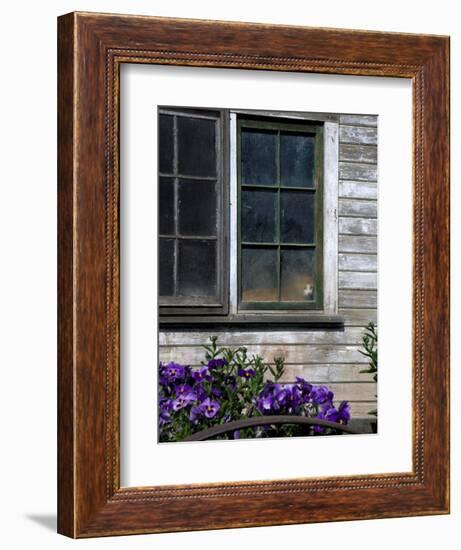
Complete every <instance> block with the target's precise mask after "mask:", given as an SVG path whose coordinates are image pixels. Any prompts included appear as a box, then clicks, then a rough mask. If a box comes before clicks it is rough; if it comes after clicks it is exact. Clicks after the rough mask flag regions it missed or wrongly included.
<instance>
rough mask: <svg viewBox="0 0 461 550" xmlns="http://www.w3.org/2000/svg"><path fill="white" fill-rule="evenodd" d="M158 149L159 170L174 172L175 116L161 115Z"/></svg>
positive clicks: (166, 172)
mask: <svg viewBox="0 0 461 550" xmlns="http://www.w3.org/2000/svg"><path fill="white" fill-rule="evenodd" d="M158 123H159V128H158V145H159V146H158V151H159V160H158V165H159V170H160V172H163V173H165V174H172V173H173V150H174V149H173V117H172V116H169V115H160V116H159V121H158Z"/></svg>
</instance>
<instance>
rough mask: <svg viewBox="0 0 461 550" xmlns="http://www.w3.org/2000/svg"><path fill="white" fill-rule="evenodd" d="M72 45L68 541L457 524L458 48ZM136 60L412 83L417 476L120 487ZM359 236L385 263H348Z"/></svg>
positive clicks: (279, 41)
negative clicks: (122, 215)
mask: <svg viewBox="0 0 461 550" xmlns="http://www.w3.org/2000/svg"><path fill="white" fill-rule="evenodd" d="M59 48H60V61H59V70H60V74H59V94H58V97H59V165H58V186H59V210H60V212H59V293H60V296H59V334H58V337H59V362H58V366H59V382H58V389H59V415H60V419H59V425H58V428H59V448H60V450H59V455H58V458H59V475H58V480H59V511H58V513H59V522H58V529H59V532H61V533H63V534H65V535H68V536H71V537H91V536H104V535H116V534H132V533H148V532H165V531H184V530H191V529H218V528H229V527H243V526H255V525H273V524H293V523H308V522H316V521H333V520H352V519H367V518H377V517H400V516H406V515H428V514H440V513H447V512H448V511H449V432H448V430H449V417H448V415H449V406H448V403H445V404H444V406H437V405H436V403H438V402H439V401H438V396H439V395H440V393H443V394H444V395H447V396H448V395H449V382H448V380H449V379H448V370H449V369H448V362H449V279H448V277H449V256H448V249H449V247H448V245H449V238H448V236H449V214H448V213H449V188H448V185H449V134H448V129H449V113H448V109H449V80H448V75H449V41H448V39H447V38H446V37H438V36H424V35H407V34H405V35H401V34H388V33H377V32H359V31H345V30H331V29H311V28H302V27H287V26H270V25H255V24H251V25H250V24H243V23H227V22H209V21H186V20H178V19H162V18H149V17H135V16H118V15H100V14H82V13H77V14H69V15H66V16H63V17H62V18H60V22H59ZM122 62H137V63H157V64H172V65H188V66H213V67H224V68H244V69H266V70H278V71H298V72H299V71H301V72H322V73H335V74H349V75H354V74H357V75H370V76H394V77H407V78H411V79H412V81H413V86H414V95H413V97H414V136H415V143H414V174H415V175H414V187H415V189H414V191H415V192H414V197H415V201H414V228H415V230H414V281H413V282H414V288H413V307H414V350H413V388H414V390H413V433H414V437H413V467H412V470H411V471H410V472H402V473H399V472H395V473H390V474H377V475H358V476H351V477H335V478H329V479H315V478H306V479H287V480H270V481H257V482H256V481H251V482H237V483H217V484H209V485H208V484H202V485H187V486H159V487H141V488H136V487H129V488H121V487H120V483H119V468H120V466H119V453H120V445H119V417H118V414H119V403H118V376H119V355H118V341H119V340H118V327H119V313H118V284H119V272H118V270H119V256H118V217H117V213H118V185H119V179H118V86H119V80H118V79H119V65H120V63H122ZM349 122H350V123H352V122H353V123H355V124H357V121H349ZM351 127H353V126H351ZM343 128H344V126H343ZM375 130H376V129H374V128H373V127H371V128H369V133H367V134H366V135H367V137H366V139H364V138H363V135H364V134H363V133H362V134H361V136H362V137H361V138H360V139H358V134H357V132H352V131H350V132H349V133H348V132H346V131H344V130H343V137H344V139H343V140H342V141H343V143H357V144H364V143H365V142H366V141H368V142H373V141H374V140H375V139H376V134H375V133H374V132H375ZM351 239H352V240H351ZM353 239H367V241H361V242H362V243H365V242H368V243H374V249H373V250H370V251H369V252H375V251H376V238H375V237H354V236H342V237H341V238H340V242H339V246H340V252H341V253H346V252H347V253H349V252H354V250H350V248H354V243H355V246H356V245H357V242H358V241H356V240H355V241H354V240H353ZM367 247H368V245H367ZM369 248H373V247H371V246H370V247H369ZM361 250H362V251H363V247H362V248H361ZM344 292H346V291H344ZM351 292H353V291H351ZM370 292H372V291H370ZM347 309H348V310H351V309H352V308H347Z"/></svg>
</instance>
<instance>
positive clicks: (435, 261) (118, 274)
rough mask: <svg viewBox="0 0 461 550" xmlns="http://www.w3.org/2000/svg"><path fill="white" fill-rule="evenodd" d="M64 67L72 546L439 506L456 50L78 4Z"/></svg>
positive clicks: (64, 425)
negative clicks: (78, 541)
mask: <svg viewBox="0 0 461 550" xmlns="http://www.w3.org/2000/svg"><path fill="white" fill-rule="evenodd" d="M58 69H59V94H58V146H59V162H58V221H59V227H58V229H59V238H58V256H59V257H58V260H59V261H58V265H59V277H58V281H59V287H58V292H59V312H58V313H59V328H58V331H59V333H58V346H59V350H58V363H59V364H58V394H59V399H58V403H59V410H58V432H59V433H58V467H59V471H58V531H59V532H60V533H62V534H64V535H67V536H70V537H96V536H108V535H122V534H135V533H156V532H165V531H184V530H196V529H218V528H229V527H244V526H258V525H275V524H295V523H309V522H319V521H338V520H352V519H370V518H384V517H398V516H410V515H429V514H444V513H448V512H449V39H448V38H447V37H441V36H432V35H411V34H405V35H404V34H395V33H379V32H366V31H351V30H338V29H317V28H307V27H287V26H276V25H262V24H246V23H230V22H220V21H196V20H181V19H166V18H156V17H137V16H123V15H110V14H104V15H103V14H92V13H71V14H68V15H64V16H62V17H60V18H59V20H58ZM378 333H379V382H378Z"/></svg>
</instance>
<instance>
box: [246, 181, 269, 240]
mask: <svg viewBox="0 0 461 550" xmlns="http://www.w3.org/2000/svg"><path fill="white" fill-rule="evenodd" d="M276 198H277V192H276V191H270V190H265V189H264V190H263V189H244V190H242V207H241V208H242V214H241V216H242V241H244V242H258V243H259V242H266V243H273V242H275V219H276V215H275V204H276Z"/></svg>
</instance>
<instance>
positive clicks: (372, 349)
mask: <svg viewBox="0 0 461 550" xmlns="http://www.w3.org/2000/svg"><path fill="white" fill-rule="evenodd" d="M362 347H363V350H359V353H361V354H362V355H364V356H365V357H367V358H368V359H369V361H370V362H369V363H368V365H369V366H368V368H367V369H363V370H361V371H360V372H364V373H365V372H366V373H370V374H373V380H374V381H375V382H378V332H377V330H376V327H375V324H374V323H372V322H370V323H368V325H367V326H366V327H365V334H364V335H363V338H362ZM368 414H372V415H374V416H378V411H377V410H376V409H375V410H373V411H370V412H369V413H368Z"/></svg>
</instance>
